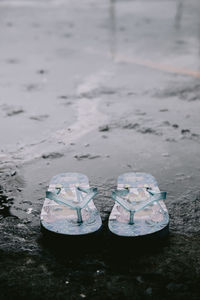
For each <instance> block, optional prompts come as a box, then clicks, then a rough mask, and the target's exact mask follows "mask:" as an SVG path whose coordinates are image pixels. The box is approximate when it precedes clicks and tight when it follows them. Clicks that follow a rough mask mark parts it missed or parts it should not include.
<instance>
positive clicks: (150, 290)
mask: <svg viewBox="0 0 200 300" xmlns="http://www.w3.org/2000/svg"><path fill="white" fill-rule="evenodd" d="M145 293H146V294H147V295H149V296H150V295H152V293H153V290H152V288H151V287H148V288H147V289H146V290H145Z"/></svg>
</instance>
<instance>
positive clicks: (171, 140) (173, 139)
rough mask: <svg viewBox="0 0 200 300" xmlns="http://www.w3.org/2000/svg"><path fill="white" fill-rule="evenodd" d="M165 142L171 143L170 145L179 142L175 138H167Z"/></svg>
mask: <svg viewBox="0 0 200 300" xmlns="http://www.w3.org/2000/svg"><path fill="white" fill-rule="evenodd" d="M165 141H166V142H170V143H176V142H177V140H176V139H175V138H166V139H165Z"/></svg>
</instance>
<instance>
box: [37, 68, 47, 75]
mask: <svg viewBox="0 0 200 300" xmlns="http://www.w3.org/2000/svg"><path fill="white" fill-rule="evenodd" d="M37 73H38V74H40V75H43V74H46V73H47V71H46V70H44V69H40V70H38V71H37Z"/></svg>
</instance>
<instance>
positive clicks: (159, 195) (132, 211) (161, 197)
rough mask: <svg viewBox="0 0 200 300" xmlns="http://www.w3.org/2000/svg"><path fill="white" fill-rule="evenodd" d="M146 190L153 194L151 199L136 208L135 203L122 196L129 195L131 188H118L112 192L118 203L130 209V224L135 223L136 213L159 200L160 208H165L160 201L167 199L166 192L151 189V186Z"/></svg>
mask: <svg viewBox="0 0 200 300" xmlns="http://www.w3.org/2000/svg"><path fill="white" fill-rule="evenodd" d="M146 190H147V192H148V193H149V194H150V195H151V199H150V200H149V201H148V202H146V203H145V204H143V205H142V206H140V207H139V208H137V209H134V206H133V204H131V202H128V201H127V200H125V199H123V198H122V196H124V195H127V194H128V193H129V190H127V189H126V190H116V191H114V192H113V193H112V198H113V199H114V200H115V201H116V202H117V203H119V204H120V205H121V206H122V207H123V208H124V209H126V210H127V211H129V213H130V218H129V224H131V225H132V224H134V215H135V213H136V212H139V211H141V210H143V209H145V208H146V207H147V206H149V205H151V204H153V203H154V202H158V204H159V206H160V208H161V209H162V211H163V208H162V206H161V205H160V203H159V201H160V200H165V199H166V195H167V193H166V192H155V191H153V190H151V189H150V188H146Z"/></svg>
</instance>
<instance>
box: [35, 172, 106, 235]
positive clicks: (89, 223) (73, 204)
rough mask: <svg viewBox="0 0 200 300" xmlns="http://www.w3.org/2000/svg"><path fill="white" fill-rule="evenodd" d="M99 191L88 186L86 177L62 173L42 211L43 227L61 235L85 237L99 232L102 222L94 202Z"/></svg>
mask: <svg viewBox="0 0 200 300" xmlns="http://www.w3.org/2000/svg"><path fill="white" fill-rule="evenodd" d="M96 194H97V189H96V188H91V187H90V186H89V182H88V178H87V176H85V175H83V174H79V173H63V174H58V175H56V176H54V177H53V178H52V179H51V181H50V184H49V188H48V191H47V192H46V198H45V201H44V204H43V207H42V210H41V217H40V221H41V227H42V229H45V230H46V231H48V232H51V233H56V234H60V235H70V236H72V235H75V236H79V235H80V236H82V235H86V234H91V233H94V232H96V231H98V230H99V229H100V228H101V226H102V221H101V217H100V214H99V212H98V210H97V209H96V207H95V205H94V202H93V200H92V199H93V198H94V196H95V195H96Z"/></svg>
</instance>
